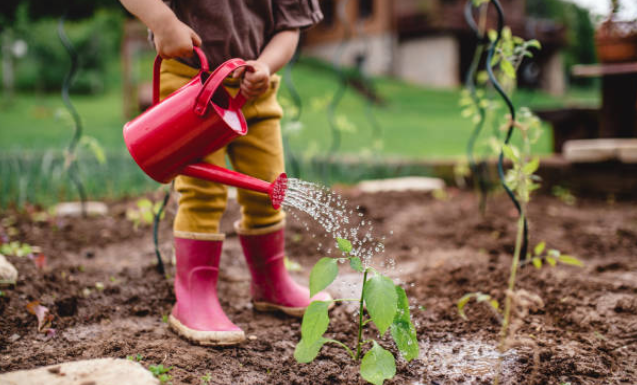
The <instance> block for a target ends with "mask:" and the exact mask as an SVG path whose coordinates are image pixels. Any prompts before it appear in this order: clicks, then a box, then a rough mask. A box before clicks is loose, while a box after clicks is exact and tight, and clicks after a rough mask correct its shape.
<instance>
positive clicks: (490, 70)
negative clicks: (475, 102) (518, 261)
mask: <svg viewBox="0 0 637 385" xmlns="http://www.w3.org/2000/svg"><path fill="white" fill-rule="evenodd" d="M490 2H491V3H492V4H493V5H494V6H495V9H496V11H497V13H498V27H497V35H496V38H495V40H494V41H492V42H491V46H490V47H489V50H488V52H487V74H488V75H489V79H490V80H491V83H492V84H493V87H494V88H495V89H496V91H497V92H498V94H500V97H502V99H503V100H504V102H505V104H506V105H507V108H508V109H509V114H510V117H511V118H510V120H509V123H508V124H507V133H506V137H505V139H504V145H505V146H507V145H508V144H509V142H510V141H511V135H512V134H513V128H514V127H515V124H514V122H515V108H514V107H513V102H512V101H511V99H510V98H509V96H508V95H507V94H506V92H504V90H503V89H502V87H501V86H500V83H499V82H498V80H497V79H496V77H495V75H494V74H493V67H492V66H491V62H492V60H493V55H494V53H495V49H496V47H497V45H498V42H499V41H500V38H501V36H502V30H503V28H504V13H503V11H502V6H501V5H500V2H499V1H498V0H490ZM498 176H499V177H500V183H501V184H502V187H503V188H504V191H506V193H507V195H508V196H509V198H511V201H512V202H513V204H514V205H515V208H516V209H517V210H518V214H519V216H520V217H522V218H523V222H524V225H523V226H524V231H523V236H522V250H521V251H520V258H522V259H525V258H526V253H527V247H528V242H529V234H528V223H527V220H526V217H524V213H523V212H522V207H521V206H520V202H518V200H517V199H516V198H515V195H514V194H513V191H511V189H510V188H509V187H508V186H507V184H506V181H505V176H504V150H501V151H500V155H499V156H498Z"/></svg>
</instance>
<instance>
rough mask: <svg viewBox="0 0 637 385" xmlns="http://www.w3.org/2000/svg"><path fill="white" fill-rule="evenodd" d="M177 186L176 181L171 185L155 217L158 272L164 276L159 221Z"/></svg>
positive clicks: (154, 233)
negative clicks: (171, 193)
mask: <svg viewBox="0 0 637 385" xmlns="http://www.w3.org/2000/svg"><path fill="white" fill-rule="evenodd" d="M174 186H175V181H172V182H171V183H170V187H168V191H166V194H164V200H162V202H161V206H159V210H157V212H155V214H154V216H153V245H154V246H155V255H156V256H157V271H158V272H159V274H161V275H164V274H165V272H166V269H164V261H163V260H162V259H161V252H160V251H159V221H161V216H162V214H163V213H164V209H165V208H166V205H167V204H168V200H169V199H170V192H171V191H172V189H173V187H174Z"/></svg>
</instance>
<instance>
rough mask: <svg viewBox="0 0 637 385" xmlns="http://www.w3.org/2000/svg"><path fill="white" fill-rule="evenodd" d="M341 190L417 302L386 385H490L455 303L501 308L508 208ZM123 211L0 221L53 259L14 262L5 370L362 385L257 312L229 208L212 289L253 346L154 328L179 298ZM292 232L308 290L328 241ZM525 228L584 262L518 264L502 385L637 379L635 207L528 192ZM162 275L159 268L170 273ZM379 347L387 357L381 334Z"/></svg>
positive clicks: (457, 195)
mask: <svg viewBox="0 0 637 385" xmlns="http://www.w3.org/2000/svg"><path fill="white" fill-rule="evenodd" d="M344 194H345V195H346V196H347V197H348V199H349V201H350V204H351V205H352V207H356V206H357V205H360V209H361V211H363V212H364V213H365V214H366V217H367V218H371V219H372V220H373V221H374V227H375V232H376V233H377V234H379V235H386V236H387V240H386V242H385V244H386V247H387V253H386V255H387V256H391V257H394V258H395V259H396V261H397V268H396V270H395V271H393V272H392V273H391V274H392V275H394V276H395V277H398V278H401V279H402V280H404V281H405V282H406V285H405V286H406V289H407V292H408V295H409V297H410V300H411V301H412V304H413V305H414V306H415V307H414V309H413V310H412V316H413V319H414V322H415V323H416V325H417V330H418V336H419V340H420V341H421V358H420V359H418V360H415V361H412V362H411V363H409V364H407V363H406V362H404V361H403V360H399V362H398V365H397V367H398V370H397V375H396V377H395V378H394V379H393V380H392V381H388V382H386V383H389V384H450V383H479V384H481V383H490V381H491V379H492V376H493V370H494V369H493V365H494V364H495V362H496V360H494V359H493V357H492V356H491V358H489V357H486V353H485V352H486V351H487V350H489V349H490V351H493V350H494V349H495V346H496V345H497V333H498V330H499V326H498V320H497V318H496V317H495V316H494V314H493V313H492V312H491V311H490V310H489V309H488V308H487V307H486V306H484V305H482V304H476V303H475V302H472V303H471V304H470V305H468V308H467V316H468V318H469V320H468V321H463V320H462V319H461V318H460V317H459V316H458V314H457V310H456V308H455V304H456V301H457V300H458V299H459V298H460V297H461V296H463V295H464V294H465V293H467V292H475V291H481V292H483V293H487V294H490V295H492V296H493V297H495V298H497V299H498V300H500V302H503V297H504V290H505V286H506V282H507V279H508V267H509V262H510V260H511V254H512V251H513V247H514V237H515V211H514V210H513V208H512V205H511V204H510V202H508V201H507V200H506V198H505V197H504V196H498V197H495V198H492V199H491V201H490V202H489V206H488V208H487V213H486V215H484V216H481V215H480V214H479V212H478V210H477V206H478V202H477V198H476V197H475V196H474V195H473V194H470V193H465V192H457V191H453V190H452V191H449V194H448V195H449V196H448V199H447V200H436V199H434V198H432V197H431V196H429V195H424V194H418V193H393V194H375V195H365V194H359V193H357V192H356V191H353V190H349V191H346V192H345V193H344ZM133 206H134V201H128V202H116V203H112V204H110V210H111V216H109V217H106V218H89V219H70V218H64V219H59V218H58V219H52V220H49V221H43V222H42V221H40V222H36V221H34V220H33V219H32V217H33V216H30V215H28V214H26V213H15V212H4V213H2V214H0V218H7V217H10V216H13V217H16V219H17V223H18V224H17V225H16V228H17V230H18V234H17V235H15V236H14V237H12V239H16V240H20V241H22V242H27V243H29V244H34V245H38V246H40V247H41V248H42V251H43V253H44V254H46V256H47V260H48V263H47V266H46V267H45V268H44V269H43V270H39V269H38V268H36V266H35V264H34V263H33V261H31V260H30V259H28V258H17V257H9V260H10V261H11V262H12V263H14V264H15V266H16V267H17V268H18V270H19V271H20V278H19V282H18V284H17V285H16V287H14V288H9V289H7V288H2V291H3V292H4V296H2V297H0V372H7V371H12V370H17V369H26V368H34V367H38V366H42V365H49V364H54V363H59V362H64V361H74V360H81V359H88V358H97V357H126V356H129V355H133V356H135V355H138V354H139V355H141V357H143V359H142V364H143V365H145V366H149V365H156V364H159V363H162V364H163V365H164V366H165V367H168V366H172V367H173V369H172V370H171V371H170V375H172V377H173V378H172V382H173V383H174V384H200V383H201V376H204V375H206V374H207V373H210V374H211V377H212V381H210V383H211V384H230V383H232V384H265V383H268V384H335V383H343V384H345V383H347V384H358V383H363V381H362V380H361V378H360V376H359V374H358V368H357V365H355V364H354V363H352V362H351V361H350V359H349V357H348V356H347V354H346V353H345V352H344V351H343V350H342V349H340V348H338V347H336V346H327V347H324V348H323V350H322V351H321V353H320V354H319V356H318V357H317V359H316V360H315V361H314V362H313V363H311V364H307V365H304V364H298V363H296V362H295V360H294V357H293V352H294V346H295V344H296V343H297V342H298V340H299V337H300V320H297V319H291V318H287V317H284V316H282V315H278V314H268V313H259V312H256V311H254V310H253V309H252V306H251V304H250V298H249V276H248V274H247V272H246V269H245V266H244V263H243V260H242V257H241V251H240V248H239V245H238V242H237V238H236V234H234V232H233V230H232V228H231V223H232V221H233V220H234V219H236V217H237V214H236V212H237V208H236V204H234V203H233V204H232V205H231V207H230V209H229V212H228V214H227V217H226V218H225V219H224V228H223V230H224V231H225V232H226V233H227V235H228V241H227V242H226V245H225V254H224V256H223V259H222V263H223V266H222V267H223V270H222V276H221V282H220V287H219V290H220V298H221V303H222V306H223V307H224V308H225V309H226V312H227V313H228V315H229V317H230V318H231V319H232V320H233V321H234V322H235V323H236V324H237V325H239V326H240V327H242V328H243V329H244V330H245V331H246V334H247V335H248V336H249V341H248V342H247V343H245V344H244V345H242V346H239V347H232V348H203V347H197V346H192V345H190V344H189V343H187V342H185V341H183V340H181V339H180V338H178V337H177V336H176V335H175V334H173V333H172V332H171V331H170V330H169V329H168V327H167V325H166V324H165V323H164V322H162V317H163V316H165V315H167V314H168V313H169V312H170V308H171V305H172V303H173V301H174V294H173V290H172V286H171V282H172V280H171V279H170V278H169V279H166V278H165V277H163V276H160V275H159V274H158V273H156V270H155V267H154V254H153V248H152V242H151V237H150V230H149V229H148V228H141V229H138V230H135V229H133V226H132V224H131V223H130V222H129V221H127V220H126V218H125V210H126V208H127V207H133ZM171 209H172V211H174V207H171ZM172 214H173V212H171V210H169V213H168V217H167V218H166V220H165V221H164V223H163V229H162V232H161V239H162V249H163V250H164V254H165V255H169V254H170V253H171V246H170V242H171V241H170V229H169V227H170V225H169V223H170V219H171V218H172ZM289 222H290V223H289V225H288V232H287V239H288V253H289V255H290V256H291V258H292V259H293V260H295V261H297V262H299V263H300V264H301V265H302V266H303V267H304V270H303V271H302V272H300V273H295V274H296V275H297V278H298V279H299V280H305V281H307V276H308V275H309V269H310V267H311V265H312V264H313V263H314V262H315V261H317V259H318V257H320V256H322V254H323V252H322V251H318V250H317V247H318V243H319V242H321V240H322V242H323V243H325V240H324V239H323V236H322V232H321V231H320V230H319V228H318V227H317V226H316V225H315V224H313V223H308V224H309V226H310V231H309V232H308V231H306V230H305V227H304V225H302V224H301V223H298V222H297V221H293V220H290V221H289ZM391 231H393V235H389V234H390V232H391ZM530 232H531V234H532V244H535V243H537V242H539V241H540V240H544V241H546V242H547V244H548V245H549V247H551V248H556V249H559V250H561V251H562V252H564V253H568V254H571V255H575V256H578V257H579V258H580V259H581V260H583V261H584V263H585V267H583V268H577V267H571V266H558V267H556V268H550V267H544V268H543V269H542V270H541V271H538V270H536V269H535V268H533V267H532V266H528V265H527V266H526V267H525V268H523V269H522V270H521V272H520V274H519V279H518V285H517V288H518V289H524V290H525V291H526V292H527V295H526V298H527V299H529V298H530V299H531V301H530V302H529V301H526V302H528V303H527V304H521V305H519V306H517V307H516V312H515V313H516V315H517V316H518V317H517V322H514V328H515V329H516V331H515V336H516V337H517V342H516V341H511V342H512V350H510V351H509V353H508V354H507V359H506V360H505V363H504V365H503V372H504V373H505V375H504V383H510V384H522V383H534V384H561V383H569V382H570V383H571V384H573V385H574V384H635V383H637V371H636V367H637V296H636V294H637V258H636V256H637V207H636V206H635V205H634V204H633V203H632V202H615V203H609V202H603V201H588V200H579V201H578V202H577V204H576V205H575V206H568V205H566V204H564V203H562V202H560V201H559V200H557V199H556V198H552V197H544V196H539V197H536V199H535V200H534V201H533V202H532V206H531V210H530ZM312 234H314V236H313V235H312ZM0 235H1V234H0ZM173 271H174V270H173V268H172V266H169V267H168V275H169V276H171V275H172V274H173ZM343 271H344V272H345V269H343ZM348 271H349V270H348ZM98 282H100V283H101V284H102V285H103V289H101V290H98V289H97V288H96V283H98ZM98 286H100V285H98ZM337 286H338V285H337ZM537 297H539V299H538V298H537ZM540 299H541V300H540ZM33 300H38V301H39V302H40V303H41V304H43V305H44V306H46V307H48V308H49V309H50V310H51V312H52V313H53V314H54V315H55V319H54V320H53V327H54V328H56V330H57V333H56V335H55V336H54V337H52V338H46V337H45V336H44V335H43V334H40V333H38V331H37V321H36V318H35V317H34V316H33V315H31V314H29V313H28V312H27V310H26V304H27V303H29V302H30V301H33ZM531 302H533V303H531ZM350 312H351V309H348V308H346V307H344V306H338V307H336V308H335V309H334V310H332V313H331V314H332V322H331V325H330V329H329V331H328V333H329V335H330V337H333V338H337V339H340V340H342V341H345V342H346V343H348V344H349V345H350V346H351V345H353V343H354V336H355V329H356V325H355V323H354V322H353V319H354V316H353V314H351V313H350ZM368 333H369V335H372V332H368ZM373 334H375V332H374V333H373ZM381 344H382V345H384V346H385V347H387V348H392V349H393V345H392V343H391V339H390V338H388V336H385V337H384V338H383V339H382V340H381ZM446 347H449V349H447V350H445V349H446ZM394 351H395V350H394ZM459 357H460V358H461V359H458V358H459ZM485 357H486V358H485ZM534 357H537V360H538V362H537V364H536V363H535V360H534ZM478 364H479V365H478ZM476 365H477V366H476Z"/></svg>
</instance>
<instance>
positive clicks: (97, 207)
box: [55, 202, 108, 217]
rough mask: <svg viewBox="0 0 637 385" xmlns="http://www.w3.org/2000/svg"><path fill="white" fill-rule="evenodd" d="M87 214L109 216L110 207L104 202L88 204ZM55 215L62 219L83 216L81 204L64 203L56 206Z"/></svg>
mask: <svg viewBox="0 0 637 385" xmlns="http://www.w3.org/2000/svg"><path fill="white" fill-rule="evenodd" d="M86 214H87V215H91V216H104V215H106V214H108V206H106V204H104V203H102V202H86ZM55 215H58V216H61V217H79V216H82V203H81V202H64V203H59V204H57V205H56V206H55Z"/></svg>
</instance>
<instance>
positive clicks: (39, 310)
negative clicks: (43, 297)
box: [27, 301, 54, 335]
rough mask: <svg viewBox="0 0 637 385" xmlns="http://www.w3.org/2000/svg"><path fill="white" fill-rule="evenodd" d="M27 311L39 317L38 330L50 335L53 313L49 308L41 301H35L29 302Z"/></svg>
mask: <svg viewBox="0 0 637 385" xmlns="http://www.w3.org/2000/svg"><path fill="white" fill-rule="evenodd" d="M27 311H28V312H29V313H31V314H33V315H34V316H35V317H36V318H37V319H38V331H39V332H41V333H46V334H47V335H48V333H49V330H54V329H51V322H52V321H53V314H50V313H49V309H48V308H46V307H44V306H42V305H40V302H38V301H33V302H29V303H28V304H27Z"/></svg>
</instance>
